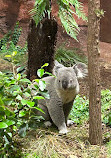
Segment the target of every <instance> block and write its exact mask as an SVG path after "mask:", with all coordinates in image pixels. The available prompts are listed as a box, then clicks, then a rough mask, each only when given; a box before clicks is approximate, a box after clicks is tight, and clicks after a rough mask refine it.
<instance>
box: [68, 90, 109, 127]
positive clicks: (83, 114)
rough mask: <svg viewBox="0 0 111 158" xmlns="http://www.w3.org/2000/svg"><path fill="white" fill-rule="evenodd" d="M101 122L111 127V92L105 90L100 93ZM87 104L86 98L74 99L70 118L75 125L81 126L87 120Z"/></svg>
mask: <svg viewBox="0 0 111 158" xmlns="http://www.w3.org/2000/svg"><path fill="white" fill-rule="evenodd" d="M101 103H102V122H104V123H105V124H106V125H109V126H111V91H110V90H108V89H106V90H102V91H101ZM88 111H89V102H88V99H86V97H85V96H84V97H80V96H79V95H78V96H77V97H76V99H75V101H74V105H73V109H72V111H71V114H70V118H71V119H72V120H73V121H74V122H75V123H77V124H81V123H83V122H85V121H87V120H88V118H89V112H88Z"/></svg>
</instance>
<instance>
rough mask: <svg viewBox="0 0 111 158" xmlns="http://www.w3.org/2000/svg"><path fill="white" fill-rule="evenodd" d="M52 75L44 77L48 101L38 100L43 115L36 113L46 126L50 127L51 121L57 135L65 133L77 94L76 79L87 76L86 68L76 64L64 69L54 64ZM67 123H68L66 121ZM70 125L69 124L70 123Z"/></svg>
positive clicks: (77, 84)
mask: <svg viewBox="0 0 111 158" xmlns="http://www.w3.org/2000/svg"><path fill="white" fill-rule="evenodd" d="M53 73H54V75H55V76H56V78H55V77H53V76H50V77H44V78H43V80H44V81H45V82H46V84H47V86H46V89H47V90H48V92H49V95H50V99H46V100H40V101H39V103H38V104H39V106H40V108H41V109H42V110H43V111H44V112H45V114H43V113H41V112H39V111H38V114H39V115H42V116H43V117H44V118H45V120H46V121H47V122H46V126H48V125H51V121H52V122H53V123H54V124H55V125H56V126H57V127H58V129H59V133H63V134H64V133H67V127H66V125H67V119H68V115H69V113H70V110H71V108H72V105H73V101H74V99H75V97H76V95H77V94H78V93H79V83H78V79H79V78H83V77H84V76H86V74H87V66H86V65H85V64H82V63H78V64H76V65H74V66H73V67H65V66H63V65H62V64H60V63H58V62H57V61H56V62H55V67H54V70H53ZM68 122H69V121H68ZM70 123H71V122H70Z"/></svg>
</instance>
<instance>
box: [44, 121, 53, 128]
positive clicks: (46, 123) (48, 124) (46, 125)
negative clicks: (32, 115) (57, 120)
mask: <svg viewBox="0 0 111 158" xmlns="http://www.w3.org/2000/svg"><path fill="white" fill-rule="evenodd" d="M44 125H45V127H47V128H48V127H50V126H51V125H52V123H51V122H50V121H46V122H44Z"/></svg>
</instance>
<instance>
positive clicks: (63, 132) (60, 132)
mask: <svg viewBox="0 0 111 158" xmlns="http://www.w3.org/2000/svg"><path fill="white" fill-rule="evenodd" d="M67 132H68V130H67V128H66V129H61V130H60V131H59V134H67Z"/></svg>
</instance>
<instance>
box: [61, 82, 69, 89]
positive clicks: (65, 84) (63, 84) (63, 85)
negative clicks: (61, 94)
mask: <svg viewBox="0 0 111 158" xmlns="http://www.w3.org/2000/svg"><path fill="white" fill-rule="evenodd" d="M62 87H63V88H64V89H66V88H67V87H68V82H67V81H62Z"/></svg>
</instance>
